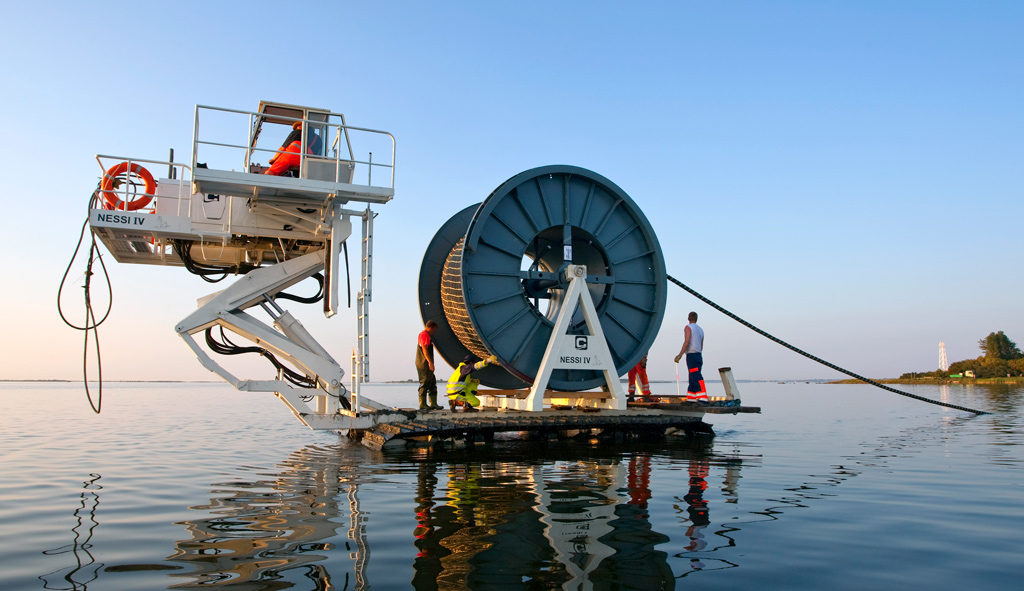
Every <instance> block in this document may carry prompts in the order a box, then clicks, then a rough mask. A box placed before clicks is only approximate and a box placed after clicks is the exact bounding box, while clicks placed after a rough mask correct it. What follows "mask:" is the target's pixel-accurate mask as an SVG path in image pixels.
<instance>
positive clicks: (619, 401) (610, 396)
mask: <svg viewBox="0 0 1024 591" xmlns="http://www.w3.org/2000/svg"><path fill="white" fill-rule="evenodd" d="M565 272H566V275H567V279H568V280H569V286H568V287H567V288H566V293H565V298H564V300H563V301H564V305H563V306H562V309H561V310H560V311H559V312H558V317H557V318H556V319H555V327H554V329H553V330H552V331H551V339H550V340H549V341H548V346H547V349H546V350H545V351H544V357H543V358H542V359H541V362H540V367H539V368H538V369H537V377H536V378H534V380H533V386H532V387H531V388H530V393H529V394H528V395H527V396H526V398H514V397H503V398H501V399H500V400H498V401H497V402H498V403H499V405H500V406H502V407H504V408H511V409H516V410H529V411H541V410H544V395H545V392H546V391H547V387H548V381H549V380H550V379H551V372H552V371H553V370H556V369H578V370H597V371H600V372H601V373H602V375H603V377H604V382H605V387H606V388H607V393H606V395H605V396H600V397H594V396H592V395H591V396H587V394H592V393H586V392H580V393H574V392H565V393H561V392H560V393H557V394H552V395H551V396H550V398H552V399H558V400H566V401H568V402H569V403H570V404H572V405H574V406H587V407H591V408H604V409H613V410H615V409H620V410H621V409H625V408H626V391H625V388H623V387H622V383H621V382H619V374H618V371H617V370H616V368H615V363H614V361H613V359H612V354H611V351H610V350H609V349H608V342H607V341H606V340H605V337H604V330H602V328H601V322H600V320H599V318H598V315H597V307H596V306H594V299H593V298H592V297H591V296H590V290H589V289H587V268H586V266H584V265H569V266H568V267H567V268H566V270H565ZM577 309H579V310H580V311H581V312H582V313H583V320H584V322H585V324H586V327H587V332H588V333H589V334H585V335H576V334H568V330H569V325H570V323H571V322H572V318H573V315H575V313H576V310H577ZM563 394H564V395H563Z"/></svg>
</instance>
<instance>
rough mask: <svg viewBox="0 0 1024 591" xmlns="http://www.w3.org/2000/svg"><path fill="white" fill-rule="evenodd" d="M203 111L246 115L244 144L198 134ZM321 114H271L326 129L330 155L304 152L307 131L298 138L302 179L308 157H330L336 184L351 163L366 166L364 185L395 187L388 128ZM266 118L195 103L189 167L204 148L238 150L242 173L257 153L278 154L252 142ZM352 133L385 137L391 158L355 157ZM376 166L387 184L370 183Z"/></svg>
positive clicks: (344, 179)
mask: <svg viewBox="0 0 1024 591" xmlns="http://www.w3.org/2000/svg"><path fill="white" fill-rule="evenodd" d="M203 112H211V113H213V112H216V113H227V114H231V115H238V116H240V117H245V118H246V119H247V120H248V132H247V134H246V136H245V137H246V143H245V144H244V145H243V144H237V143H232V142H230V141H215V140H214V139H212V138H211V137H209V136H206V135H203V134H201V133H200V123H201V121H200V114H201V113H203ZM318 114H321V113H318ZM322 115H325V116H326V120H325V121H318V120H316V119H302V118H297V117H287V116H284V115H274V116H273V118H274V119H275V120H278V121H287V122H292V123H294V122H297V121H301V122H302V124H303V128H304V129H307V130H308V129H311V128H323V129H325V130H326V132H325V137H323V138H321V141H323V142H324V144H325V145H327V144H328V143H330V145H331V151H332V152H333V155H332V156H327V157H324V156H317V155H314V154H308V153H307V150H308V145H307V140H308V136H309V134H308V133H303V134H302V139H301V152H300V154H299V156H300V165H299V176H300V177H302V178H305V173H306V169H307V162H308V160H309V159H310V158H318V159H327V160H333V161H334V182H336V183H340V182H349V181H348V178H349V177H348V175H347V174H343V173H342V170H343V167H345V168H347V167H348V166H350V165H352V166H365V167H366V185H367V186H378V187H388V188H392V189H393V188H394V186H395V137H394V136H393V135H391V133H389V132H387V131H383V130H379V129H371V128H367V127H356V126H353V125H347V124H345V122H344V117H343V115H342V114H341V113H322ZM266 117H267V116H266V115H265V114H261V113H257V112H254V111H243V110H240V109H229V108H225V107H213V106H209V105H196V108H195V120H194V124H193V132H192V166H193V168H195V167H196V165H197V163H198V162H200V160H201V157H200V150H201V149H202V148H203V147H220V148H227V149H229V150H237V151H239V152H240V155H242V156H243V166H244V171H245V172H249V170H250V165H251V164H252V160H253V156H254V155H255V154H256V153H266V154H268V155H269V154H280V153H281V151H280V150H279V149H278V148H276V147H275V148H259V147H256V146H255V145H254V143H255V142H254V134H255V130H256V128H257V126H256V122H257V121H258V120H259V119H260V118H266ZM352 134H357V135H359V134H365V135H367V136H371V137H376V138H383V139H385V140H386V144H385V145H386V148H387V149H388V150H389V151H390V158H388V159H384V160H381V159H380V155H379V154H378V157H377V158H378V159H377V160H376V161H375V160H374V155H373V152H372V151H370V152H368V153H367V157H366V159H365V160H363V159H360V158H357V157H356V156H355V154H354V152H353V151H352V141H351V137H350V136H351V135H352ZM332 137H333V140H331V138H332ZM342 137H344V138H345V142H344V147H345V148H346V150H345V151H346V152H347V154H344V155H343V150H342V149H341V148H342V145H341V138H342ZM346 155H347V157H344V156H346ZM375 168H376V169H378V170H379V169H384V171H385V173H386V174H385V175H384V178H386V179H387V181H386V183H381V182H380V181H379V180H378V184H377V185H374V184H373V178H374V174H373V172H374V169H375ZM377 178H378V179H380V178H381V177H380V176H378V177H377ZM352 182H353V183H356V184H361V183H359V182H358V181H356V180H355V179H353V180H352Z"/></svg>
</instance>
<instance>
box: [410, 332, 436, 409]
mask: <svg viewBox="0 0 1024 591" xmlns="http://www.w3.org/2000/svg"><path fill="white" fill-rule="evenodd" d="M436 330H437V323H436V322H434V321H433V320H427V323H426V324H424V325H423V332H421V333H420V336H419V337H418V338H417V339H416V375H417V376H418V377H419V379H420V389H419V394H420V410H441V408H442V407H441V406H439V405H438V404H437V378H436V377H435V376H434V341H433V339H432V338H431V336H432V335H433V334H434V331H436ZM428 399H429V400H428ZM428 402H429V404H428Z"/></svg>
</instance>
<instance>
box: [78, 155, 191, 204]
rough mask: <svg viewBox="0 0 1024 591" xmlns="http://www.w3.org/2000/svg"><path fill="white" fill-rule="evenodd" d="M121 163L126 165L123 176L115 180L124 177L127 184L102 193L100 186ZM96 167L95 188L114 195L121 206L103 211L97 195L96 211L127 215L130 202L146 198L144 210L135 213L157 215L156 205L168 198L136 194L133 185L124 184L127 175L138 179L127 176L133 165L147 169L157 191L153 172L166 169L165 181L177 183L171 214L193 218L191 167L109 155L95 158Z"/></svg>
mask: <svg viewBox="0 0 1024 591" xmlns="http://www.w3.org/2000/svg"><path fill="white" fill-rule="evenodd" d="M121 162H125V163H127V168H126V172H125V173H122V174H119V175H116V176H118V177H120V176H125V181H126V182H122V183H120V185H119V186H117V187H110V188H107V189H103V185H104V184H105V183H104V180H105V179H106V178H107V177H108V176H109V171H110V170H111V169H113V167H115V166H117V165H118V164H119V163H121ZM96 163H97V164H99V167H100V170H101V171H102V172H101V174H100V178H99V186H98V188H97V191H100V190H103V191H109V192H110V193H112V194H113V195H115V196H116V197H117V198H118V199H119V200H120V202H121V203H120V205H119V206H117V207H114V206H110V207H106V208H105V207H104V205H103V204H104V203H106V201H105V199H104V197H103V195H102V194H100V195H97V199H98V202H97V203H96V204H95V207H97V208H104V209H109V210H111V211H129V210H128V203H129V202H131V201H134V200H136V199H139V198H142V197H149V198H150V202H149V203H148V204H146V205H145V206H144V207H141V208H139V209H137V210H135V211H139V212H142V213H156V211H157V204H158V203H159V201H160V199H161V198H163V199H167V198H168V197H169V195H168V194H166V193H164V194H163V195H160V194H159V193H158V192H157V191H156V190H154V191H153V192H147V191H144V190H143V191H139V190H137V185H136V183H134V182H127V181H128V178H127V177H128V176H129V175H130V174H131V175H134V176H138V175H137V174H135V173H129V172H127V171H131V170H132V168H133V165H135V164H137V165H139V166H142V167H143V168H146V170H147V171H149V173H150V174H152V175H153V178H154V181H155V182H156V183H157V187H159V178H158V176H159V175H158V173H155V171H156V170H161V169H163V167H166V169H167V174H168V178H170V179H173V180H176V181H178V190H177V195H175V196H174V198H175V199H177V203H176V205H175V211H174V214H175V215H179V216H182V215H186V216H190V215H192V199H191V196H192V183H191V177H192V167H191V166H189V165H188V164H184V163H182V162H171V161H169V160H150V159H147V158H134V157H129V156H113V155H110V154H97V155H96ZM147 165H148V167H147ZM156 166H159V167H161V169H156V168H155V167H156ZM149 167H153V168H154V170H152V171H151V170H149Z"/></svg>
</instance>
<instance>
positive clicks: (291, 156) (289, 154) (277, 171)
mask: <svg viewBox="0 0 1024 591" xmlns="http://www.w3.org/2000/svg"><path fill="white" fill-rule="evenodd" d="M301 154H302V122H301V121H296V122H295V123H292V132H291V133H289V134H288V137H286V138H285V140H284V143H283V144H281V147H280V148H278V150H277V152H275V153H274V155H273V156H271V157H270V168H268V169H266V170H265V171H263V174H272V175H276V176H283V175H284V174H285V173H286V172H288V171H289V170H292V169H298V168H299V165H300V163H301V160H302V156H301Z"/></svg>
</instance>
